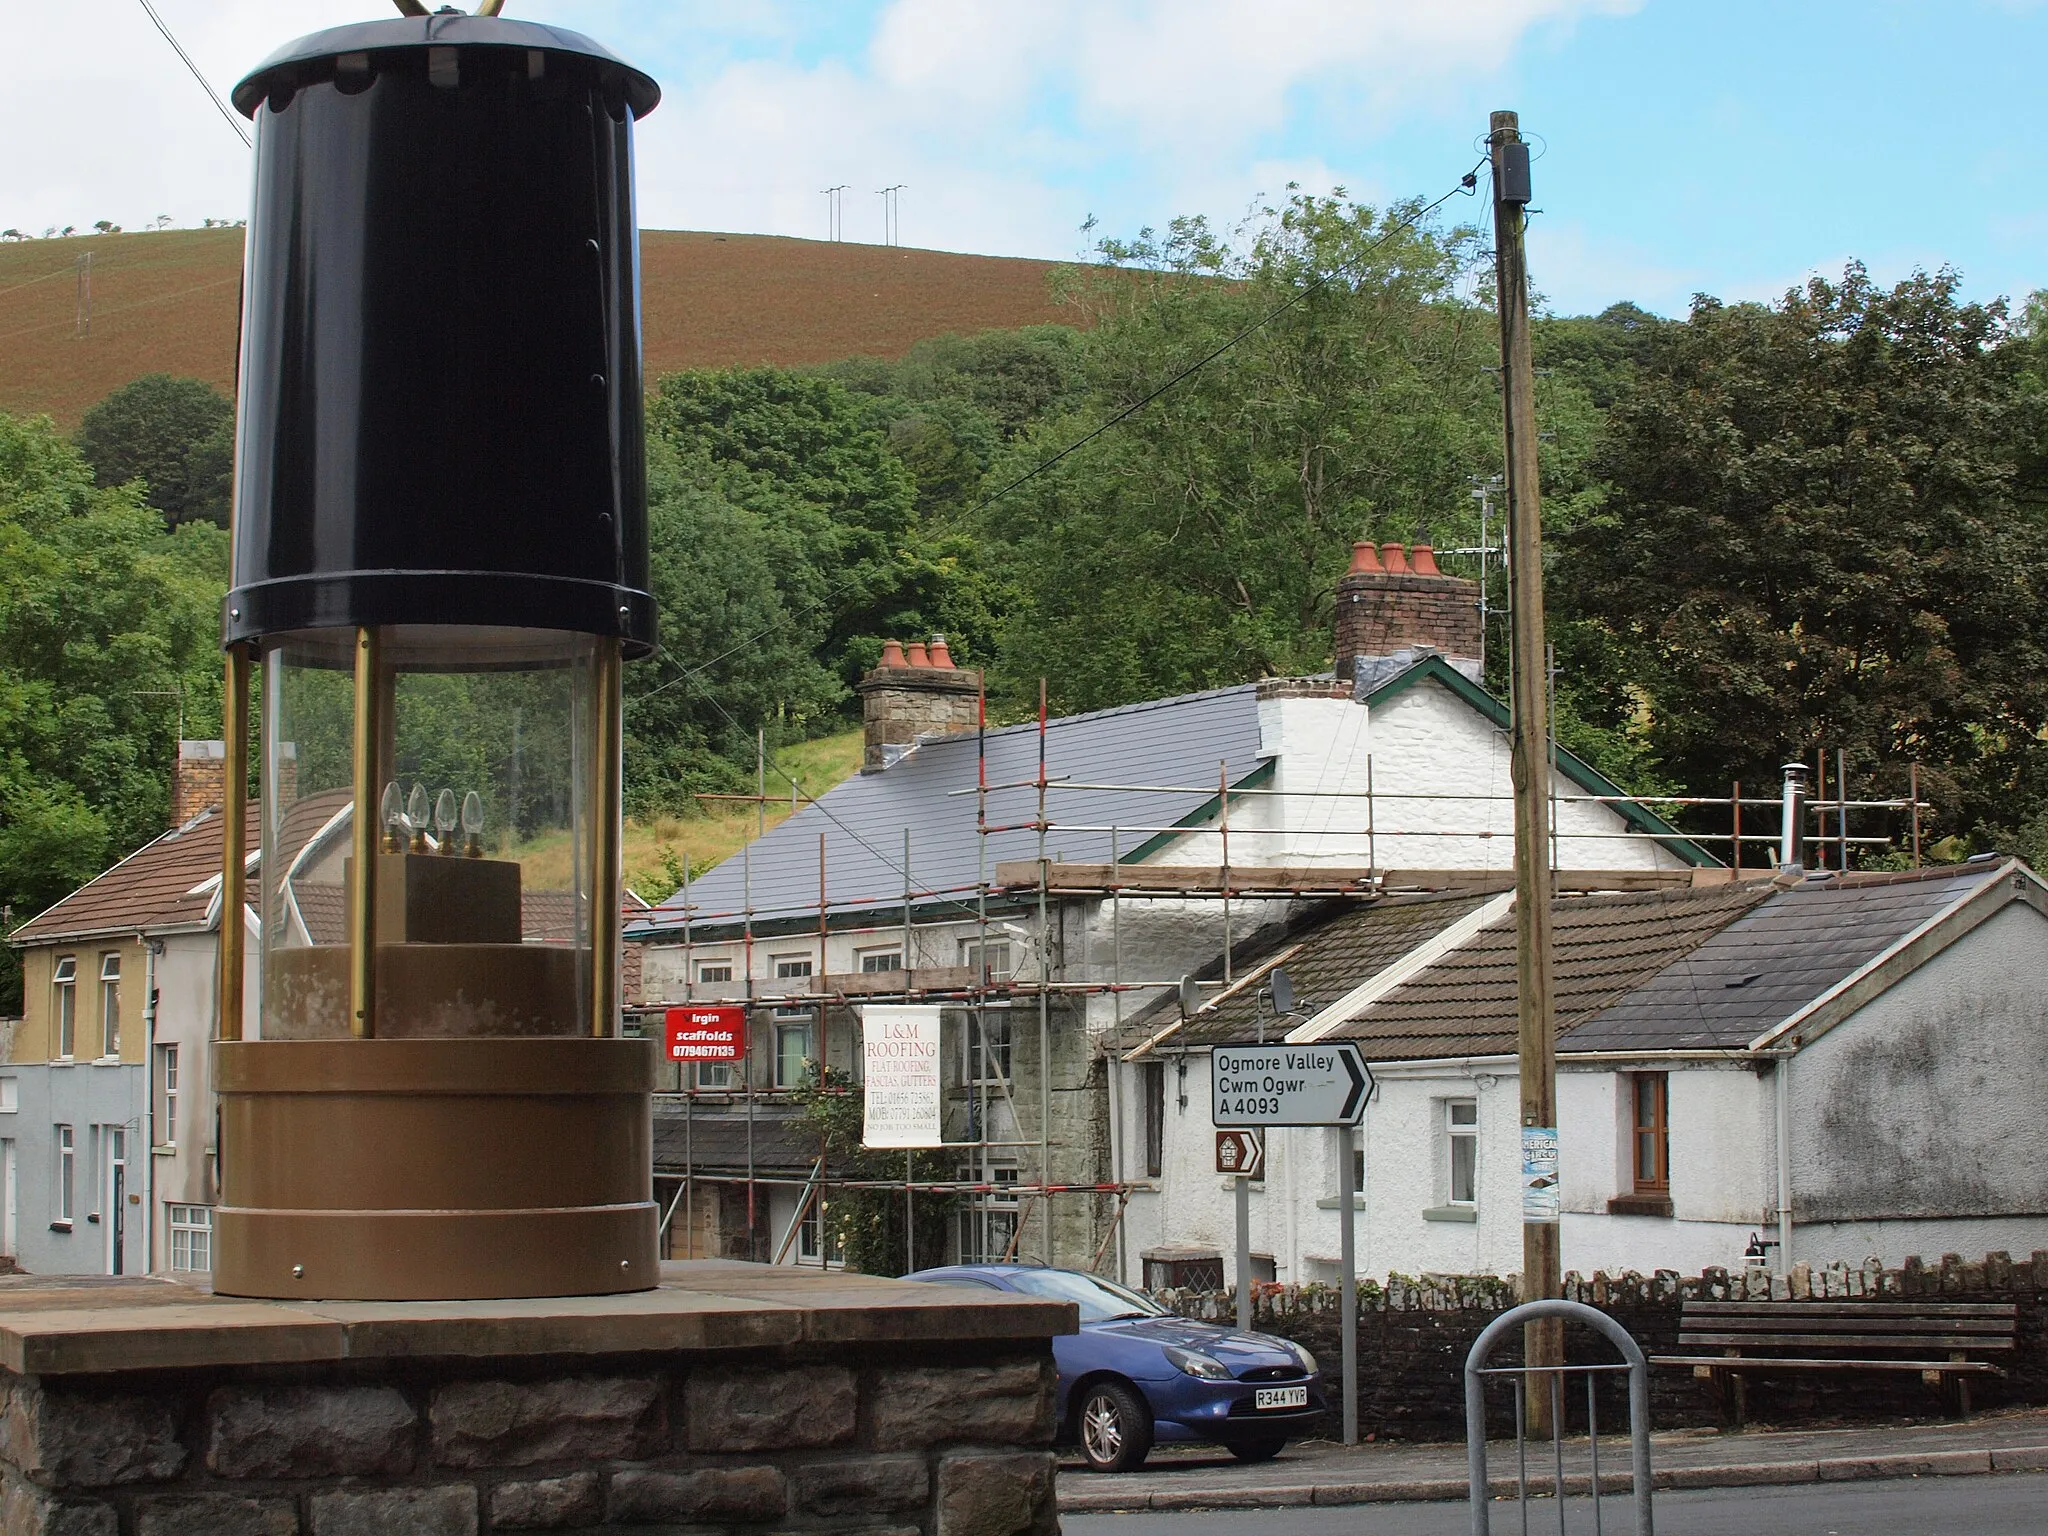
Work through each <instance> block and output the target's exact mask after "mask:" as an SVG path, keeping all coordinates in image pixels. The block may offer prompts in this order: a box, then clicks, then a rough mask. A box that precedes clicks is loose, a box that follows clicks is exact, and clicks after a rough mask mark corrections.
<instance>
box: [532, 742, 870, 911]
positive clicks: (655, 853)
mask: <svg viewBox="0 0 2048 1536" xmlns="http://www.w3.org/2000/svg"><path fill="white" fill-rule="evenodd" d="M860 755H861V733H860V732H859V731H858V730H852V731H844V732H841V733H840V734H839V735H837V736H821V737H819V738H818V739H817V740H816V741H806V742H800V743H798V744H797V745H795V746H792V747H785V748H783V749H782V750H781V751H779V752H777V753H775V754H774V757H775V763H776V766H777V767H779V768H780V769H781V770H782V773H776V772H774V771H773V770H770V772H769V774H768V793H769V795H770V796H779V797H780V798H776V799H771V800H770V802H769V804H768V807H767V815H766V818H765V824H766V825H767V826H770V827H774V826H779V825H780V824H781V823H782V822H784V821H786V820H787V819H788V818H789V812H790V805H789V798H788V796H789V779H786V778H784V777H783V776H782V774H787V775H789V778H793V779H795V780H796V781H797V783H798V785H799V786H800V787H801V789H802V791H803V793H804V794H805V795H807V796H810V795H822V794H824V793H825V791H826V790H828V789H830V788H831V787H832V786H833V785H835V784H837V783H838V782H839V781H840V780H841V779H843V778H845V777H846V776H847V775H848V774H850V773H852V772H854V770H855V769H857V768H859V767H860ZM700 805H701V811H702V814H699V815H694V816H662V817H658V818H656V819H655V820H654V821H651V822H640V821H628V822H627V823H626V844H625V867H626V884H627V885H628V886H629V887H631V888H632V889H633V890H635V891H638V892H639V893H640V894H641V895H642V896H644V897H646V898H647V899H648V900H650V901H655V900H659V899H660V898H661V897H663V896H666V895H667V894H668V893H669V892H670V891H671V890H673V889H674V888H675V886H676V884H677V880H678V872H679V871H680V869H681V867H682V861H683V860H685V859H687V860H688V861H689V866H690V871H691V873H692V874H696V873H699V872H701V871H703V870H706V869H709V868H710V867H711V866H712V865H714V864H717V863H720V862H722V861H723V860H725V859H729V858H731V857H732V856H733V855H734V854H736V853H738V852H739V851H740V849H741V848H742V847H744V846H745V845H746V844H747V843H749V842H751V841H752V840H753V838H754V837H755V836H756V835H757V833H758V832H759V831H760V829H761V828H762V826H763V824H764V823H763V817H762V813H761V811H760V809H759V808H757V807H756V806H754V805H749V804H745V803H741V802H736V801H731V800H705V801H702V802H700ZM519 862H520V864H521V865H522V866H523V867H524V868H525V871H526V881H527V884H528V885H530V886H532V887H534V888H536V889H549V890H551V889H558V888H560V887H562V886H565V885H567V884H568V878H569V842H568V839H567V838H566V837H560V838H550V839H548V840H547V841H545V842H540V843H536V844H533V845H530V846H529V847H527V848H525V849H522V850H521V851H520V854H519Z"/></svg>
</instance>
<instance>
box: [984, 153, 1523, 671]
mask: <svg viewBox="0 0 2048 1536" xmlns="http://www.w3.org/2000/svg"><path fill="white" fill-rule="evenodd" d="M1417 213H1418V206H1417V205H1416V204H1413V203H1397V204H1394V205H1391V206H1388V207H1386V208H1383V209H1381V208H1373V207H1367V206H1365V205H1362V204H1358V203H1354V202H1351V201H1350V200H1348V199H1347V198H1345V197H1344V196H1342V194H1341V193H1340V194H1339V195H1338V196H1335V197H1331V198H1318V197H1312V196H1308V195H1306V194H1301V193H1299V192H1295V193H1294V194H1293V195H1292V196H1291V197H1290V198H1289V200H1288V201H1287V202H1286V203H1285V204H1284V205H1282V206H1280V207H1277V208H1268V209H1265V210H1263V211H1262V213H1261V214H1260V216H1259V217H1258V219H1257V220H1256V221H1254V222H1253V223H1252V224H1250V225H1249V226H1248V227H1247V228H1246V229H1245V230H1244V231H1243V232H1242V234H1241V236H1240V238H1239V239H1238V242H1237V244H1235V245H1233V244H1232V243H1231V242H1230V241H1229V240H1226V239H1225V238H1223V237H1222V236H1219V235H1218V234H1217V233H1216V232H1215V231H1214V230H1213V229H1211V227H1210V226H1209V225H1208V224H1207V223H1206V222H1205V221H1203V220H1201V219H1182V220H1176V221H1175V222H1174V223H1173V225H1172V226H1170V228H1169V229H1168V231H1167V232H1166V234H1165V235H1164V236H1158V235H1155V234H1153V233H1152V232H1150V231H1145V232H1142V233H1141V234H1140V235H1139V236H1138V237H1137V238H1136V239H1134V240H1131V241H1105V242H1103V245H1102V254H1103V256H1104V263H1103V264H1102V265H1101V266H1099V267H1097V268H1095V269H1091V270H1089V271H1085V272H1082V273H1079V274H1076V276H1075V278H1074V282H1073V289H1072V297H1073V300H1074V302H1075V303H1077V304H1078V305H1079V306H1080V307H1081V309H1082V312H1083V313H1084V314H1085V315H1086V316H1087V317H1088V318H1089V319H1090V320H1091V322H1092V329H1091V331H1090V333H1089V334H1088V335H1087V336H1086V338H1085V344H1084V346H1083V349H1082V351H1083V358H1084V363H1085V378H1086V381H1087V394H1086V398H1085V401H1084V402H1083V403H1082V404H1081V405H1080V406H1079V407H1077V408H1075V409H1073V410H1070V411H1067V412H1064V413H1061V414H1057V415H1054V416H1051V417H1048V418H1045V419H1043V420H1041V421H1040V422H1039V424H1038V425H1037V426H1036V427H1035V428H1033V429H1032V430H1031V431H1030V432H1028V433H1027V434H1025V436H1024V437H1023V438H1022V439H1021V440H1020V441H1019V442H1018V444H1017V445H1016V447H1015V448H1014V449H1013V451H1012V452H1011V453H1009V454H1008V455H1006V456H1005V457H1004V458H1003V459H1002V460H1001V461H1000V462H999V463H998V464H997V465H996V467H995V468H994V469H993V471H992V472H991V474H990V477H989V479H990V483H991V484H992V485H994V486H997V487H1000V486H1003V485H1005V484H1007V483H1008V482H1009V481H1011V480H1012V479H1014V478H1015V477H1016V476H1017V475H1020V474H1022V473H1023V472H1024V471H1025V470H1027V469H1030V468H1032V467H1034V466H1036V465H1038V464H1041V463H1044V462H1045V461H1047V460H1048V459H1050V458H1052V457H1053V455H1054V454H1055V453H1056V452H1057V451H1058V450H1060V449H1061V448H1063V447H1064V446H1065V445H1067V444H1069V443H1073V442H1076V441H1078V440H1079V439H1080V438H1081V437H1082V436H1083V435H1084V434H1085V433H1086V432H1087V431H1088V430H1089V429H1090V428H1092V427H1093V426H1095V425H1096V424H1097V423H1099V422H1102V421H1104V420H1107V419H1108V418H1110V417H1111V416H1113V415H1114V414H1115V413H1117V412H1118V411H1120V410H1123V409H1125V408H1126V407H1128V406H1130V405H1132V404H1134V403H1135V402H1138V401H1140V400H1142V399H1144V397H1146V396H1147V395H1150V394H1151V393H1152V392H1153V391H1155V390H1156V389H1158V387H1159V386H1160V385H1161V384H1162V383H1163V382H1164V381H1165V380H1166V379H1168V378H1169V377H1170V376H1171V375H1172V374H1174V373H1175V372H1176V371H1177V370H1178V369H1180V368H1182V367H1185V366H1186V365H1187V364H1188V363H1190V362H1192V361H1194V360H1195V359H1197V358H1200V357H1202V356H1204V355H1205V354H1207V353H1209V352H1211V351H1214V350H1215V349H1216V348H1217V347H1219V346H1220V345H1222V344H1223V343H1224V342H1225V341H1226V340H1228V339H1229V338H1231V337H1233V336H1236V335H1238V334H1239V333H1241V332H1244V331H1246V330H1247V328H1248V327H1251V326H1252V325H1253V323H1254V322H1255V321H1257V320H1259V319H1260V317H1262V316H1265V315H1268V314H1271V313H1272V312H1273V311H1275V310H1276V309H1279V307H1280V306H1281V305H1282V304H1283V303H1286V302H1287V301H1289V300H1292V301H1293V302H1292V305H1291V307H1289V308H1287V309H1285V311H1284V312H1282V313H1279V314H1277V315H1274V316H1273V318H1271V319H1270V320H1267V321H1266V323H1264V324H1263V325H1259V326H1258V327H1257V328H1256V329H1253V330H1251V331H1250V333H1249V334H1248V335H1245V336H1244V338H1243V339H1242V340H1241V341H1239V342H1238V343H1237V344H1236V345H1235V346H1233V347H1231V348H1230V350H1228V351H1226V352H1224V353H1223V354H1222V355H1221V356H1220V357H1218V358H1217V359H1216V360H1215V361H1213V362H1211V363H1210V364H1209V365H1208V366H1207V367H1205V368H1204V369H1202V370H1201V371H1200V372H1198V373H1196V374H1194V375H1193V376H1192V377H1189V378H1187V379H1186V380H1185V381H1183V382H1182V383H1180V384H1179V385H1178V386H1176V387H1175V388H1173V389H1172V390H1170V391H1169V392H1167V393H1166V394H1164V395H1161V396H1159V398H1157V399H1155V400H1153V401H1152V402H1151V403H1150V404H1148V405H1146V406H1144V407H1143V408H1142V409H1141V410H1139V411H1138V412H1137V413H1136V414H1135V415H1133V416H1131V417H1130V418H1129V419H1128V420H1126V421H1124V422H1123V423H1122V424H1121V425H1119V426H1117V427H1116V428H1114V429H1113V430H1112V431H1110V432H1108V433H1106V434H1104V435H1103V436H1101V437H1098V438H1096V439H1095V440H1094V441H1093V442H1091V443H1089V444H1088V445H1087V446H1086V447H1084V448H1082V449H1080V450H1079V451H1077V452H1074V453H1071V454H1069V455H1068V456H1066V457H1065V458H1063V459H1061V460H1060V461H1059V462H1058V464H1057V466H1056V467H1055V468H1053V469H1051V470H1049V471H1048V472H1046V473H1045V474H1043V475H1040V476H1039V477H1038V478H1037V479H1035V480H1034V481H1032V482H1031V484H1030V485H1029V486H1028V487H1027V488H1025V489H1023V490H1021V491H1019V492H1015V493H1012V494H1010V495H1008V496H1005V497H1003V498H1002V499H1001V500H1000V501H998V502H996V503H995V504H993V505H991V506H988V507H986V508H984V509H983V510H982V511H981V512H980V513H979V515H978V518H977V520H976V532H977V533H978V534H979V536H980V537H981V538H982V540H983V541H984V542H985V544H986V545H987V546H988V548H989V549H990V551H991V554H990V557H989V558H990V560H991V563H992V564H995V565H997V566H999V567H1000V568H1001V569H1003V570H1005V571H1006V572H1008V573H1010V574H1011V577H1012V579H1013V580H1014V581H1015V583H1016V584H1017V586H1018V588H1019V593H1018V600H1017V603H1016V605H1015V607H1014V608H1013V609H1012V611H1010V612H1009V613H1008V614H1007V615H1006V616H1005V617H1004V620H1003V633H1002V642H1001V651H1000V680H1001V682H1002V683H1003V685H1004V686H1005V688H1006V689H1007V691H1008V692H1009V694H1010V695H1011V696H1012V697H1013V698H1016V697H1021V696H1024V695H1027V694H1029V693H1030V692H1032V691H1033V689H1034V688H1035V679H1036V678H1037V677H1038V676H1040V675H1043V676H1045V677H1047V678H1048V679H1049V681H1050V684H1051V689H1052V695H1053V698H1054V700H1055V702H1056V703H1057V704H1058V705H1059V706H1061V707H1063V708H1083V709H1085V708H1094V707H1100V706H1104V705H1111V704H1119V703H1124V702H1128V701H1130V700H1134V699H1141V698H1149V697H1156V696H1159V695H1161V694H1169V693H1178V692H1183V691H1187V690H1191V689H1198V688H1204V687H1212V686H1216V685H1219V684H1224V683H1233V682H1239V681H1243V680H1244V679H1246V678H1247V677H1254V676H1258V675H1259V674H1261V673H1262V672H1272V673H1299V672H1305V671H1315V670H1317V669H1319V668H1321V667H1325V666H1327V665H1328V664H1329V659H1330V649H1329V647H1330V642H1329V624H1330V605H1331V600H1332V595H1333V590H1334V587H1335V583H1336V581H1337V579H1338V577H1339V576H1341V575H1342V574H1343V572H1344V570H1345V568H1346V565H1347V557H1348V552H1349V549H1350V545H1351V541H1352V540H1353V539H1355V538H1359V537H1362V536H1367V537H1380V538H1386V539H1397V538H1398V539H1404V540H1405V539H1407V538H1410V537H1412V536H1414V535H1415V534H1416V533H1417V532H1418V531H1421V530H1423V529H1429V530H1432V531H1434V532H1436V533H1437V534H1438V535H1439V537H1440V541H1442V542H1449V541H1448V540H1443V539H1442V537H1441V536H1442V535H1445V534H1451V535H1459V534H1462V533H1464V532H1465V530H1466V528H1467V526H1468V525H1469V524H1470V523H1471V522H1472V518H1471V515H1470V513H1469V511H1468V508H1469V507H1470V505H1471V503H1470V501H1469V498H1468V496H1467V491H1468V489H1469V486H1468V483H1467V482H1468V477H1470V476H1471V475H1473V474H1475V473H1483V472H1491V471H1493V470H1494V469H1495V468H1497V466H1498V463H1499V457H1500V448H1499V428H1498V425H1497V410H1498V407H1497V401H1496V396H1495V392H1494V386H1493V384H1492V383H1491V381H1490V379H1489V377H1488V375H1487V374H1486V373H1485V372H1484V371H1483V370H1484V368H1485V367H1486V366H1487V364H1488V363H1489V362H1490V361H1491V360H1492V359H1493V357H1494V355H1495V353H1496V350H1497V347H1496V343H1495V340H1494V331H1493V326H1492V323H1491V319H1490V316H1489V315H1488V314H1487V312H1486V311H1485V310H1483V309H1481V308H1480V307H1479V306H1478V305H1477V304H1476V303H1474V302H1472V301H1471V300H1470V299H1469V298H1468V297H1467V296H1466V295H1467V294H1468V293H1469V291H1470V288H1471V285H1472V282H1473V280H1474V279H1475V277H1476V276H1477V257H1478V250H1477V243H1476V234H1475V232H1474V231H1472V230H1470V229H1464V228H1453V229H1444V228H1441V227H1437V226H1434V225H1432V224H1430V223H1429V222H1428V221H1427V220H1423V221H1420V222H1418V221H1417Z"/></svg>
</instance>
